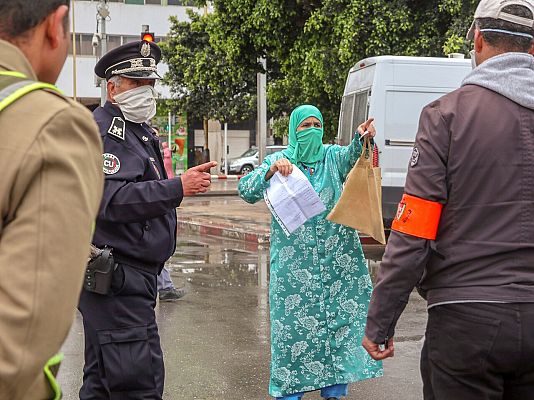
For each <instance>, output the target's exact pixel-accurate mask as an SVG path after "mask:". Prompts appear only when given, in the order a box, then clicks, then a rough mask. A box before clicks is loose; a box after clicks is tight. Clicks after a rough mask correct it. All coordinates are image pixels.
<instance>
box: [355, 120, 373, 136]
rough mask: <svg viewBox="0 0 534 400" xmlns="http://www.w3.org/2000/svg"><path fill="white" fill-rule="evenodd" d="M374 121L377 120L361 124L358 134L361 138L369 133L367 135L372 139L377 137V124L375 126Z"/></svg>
mask: <svg viewBox="0 0 534 400" xmlns="http://www.w3.org/2000/svg"><path fill="white" fill-rule="evenodd" d="M374 120H375V119H374V118H369V119H368V120H367V121H365V122H364V123H363V124H361V125H360V126H359V127H358V133H359V134H360V136H363V135H364V134H365V132H367V134H368V135H369V136H370V137H372V138H374V137H375V135H376V129H375V124H373V121H374Z"/></svg>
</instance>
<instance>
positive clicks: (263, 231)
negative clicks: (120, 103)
mask: <svg viewBox="0 0 534 400" xmlns="http://www.w3.org/2000/svg"><path fill="white" fill-rule="evenodd" d="M237 184H238V181H237V180H214V181H213V182H212V184H211V188H210V191H209V192H207V193H205V194H202V195H198V196H195V197H187V198H185V199H184V200H183V202H182V205H181V206H180V208H179V209H178V210H177V215H178V230H179V231H180V232H183V233H185V234H196V233H200V234H201V235H212V236H219V237H225V238H230V239H238V240H244V241H247V242H253V243H259V244H269V231H270V225H271V213H270V212H269V209H268V208H267V206H266V205H265V202H264V201H259V202H257V203H256V204H248V203H246V202H245V201H244V200H242V199H241V198H240V197H239V195H238V193H237ZM360 240H361V242H362V245H365V246H366V250H367V252H369V253H370V254H369V258H370V259H377V260H379V259H381V258H382V252H383V248H384V246H383V245H381V244H379V243H377V242H375V241H374V240H373V239H372V238H369V237H367V236H365V235H360ZM375 253H376V254H375Z"/></svg>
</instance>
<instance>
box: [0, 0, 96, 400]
mask: <svg viewBox="0 0 534 400" xmlns="http://www.w3.org/2000/svg"><path fill="white" fill-rule="evenodd" d="M69 6H70V1H69V0H40V1H27V0H0V10H1V12H0V171H2V177H1V178H0V400H13V399H17V400H30V399H55V398H59V396H60V393H59V392H60V391H59V386H58V385H57V382H55V380H54V375H55V372H57V369H58V365H57V364H58V362H59V360H60V357H57V356H55V354H56V353H57V352H58V351H59V349H60V347H61V344H62V343H63V341H64V340H65V338H66V336H67V334H68V332H69V328H70V326H71V324H72V320H73V317H74V313H75V310H76V304H77V303H78V298H79V295H80V289H81V284H82V279H83V275H84V271H85V265H86V262H87V255H88V253H89V244H90V242H91V235H92V229H93V228H92V227H93V223H94V219H95V217H96V213H97V211H98V206H99V204H100V199H101V195H102V187H103V181H104V178H103V174H102V166H101V163H102V161H101V152H102V145H101V141H100V136H99V134H98V129H97V126H96V124H95V122H94V119H93V117H92V115H91V113H90V112H89V111H88V110H87V109H86V108H85V107H83V106H82V105H81V104H78V103H76V102H74V101H72V100H71V99H69V98H67V97H65V96H64V95H62V94H61V93H60V92H59V90H58V89H57V88H55V87H54V86H53V84H54V83H55V82H56V79H57V78H58V76H59V73H60V71H61V69H62V67H63V63H64V62H65V58H66V57H67V53H68V48H69V38H70V34H69V31H70V30H69Z"/></svg>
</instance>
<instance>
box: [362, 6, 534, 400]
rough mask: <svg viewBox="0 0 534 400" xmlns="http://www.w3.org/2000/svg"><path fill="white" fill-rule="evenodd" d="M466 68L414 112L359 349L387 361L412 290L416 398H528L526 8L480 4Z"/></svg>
mask: <svg viewBox="0 0 534 400" xmlns="http://www.w3.org/2000/svg"><path fill="white" fill-rule="evenodd" d="M468 38H469V39H472V40H474V48H475V50H474V55H473V59H474V61H476V65H478V67H476V68H475V69H474V70H473V72H472V73H471V74H470V75H468V76H467V77H466V79H465V80H464V82H463V84H462V87H461V88H460V89H458V90H456V91H454V92H452V93H450V94H448V95H446V96H444V97H442V98H440V99H438V100H437V101H435V102H433V103H431V104H429V105H428V106H427V107H426V108H425V109H424V110H423V112H422V114H421V119H420V124H419V131H418V133H417V137H416V141H415V147H414V151H413V154H412V158H411V160H410V167H409V171H408V176H407V180H406V187H405V194H404V197H403V199H402V201H401V203H400V204H399V209H398V212H397V216H396V218H395V220H394V223H393V226H392V233H391V236H390V238H389V242H388V245H387V248H386V252H385V254H384V258H383V261H382V264H381V266H380V270H379V273H378V282H377V285H376V288H375V291H374V293H373V296H372V299H371V304H370V307H369V314H368V319H367V326H366V337H365V338H364V340H363V346H364V347H365V348H366V350H367V351H368V352H369V354H371V356H372V357H373V358H375V359H377V360H380V359H384V358H387V357H391V356H393V353H394V347H393V336H394V331H395V325H396V323H397V320H398V318H399V316H400V315H401V313H402V311H403V310H404V307H405V306H406V303H407V301H408V297H409V294H410V292H411V291H412V289H413V288H414V287H415V286H417V288H418V289H419V291H420V293H421V294H422V295H423V296H424V297H425V298H426V299H427V301H428V314H429V318H428V325H427V330H426V335H425V336H426V337H425V345H424V347H423V350H422V355H421V373H422V378H423V383H424V397H425V399H427V400H429V399H437V400H442V399H443V400H450V399H473V400H474V399H481V400H482V399H488V400H493V399H495V400H497V399H498V400H502V399H510V400H511V399H514V400H521V399H525V400H526V399H532V398H533V393H534V363H532V360H533V359H534V341H532V337H533V336H534V268H533V266H534V57H532V54H534V46H533V43H534V0H504V1H503V0H483V1H481V2H480V4H479V6H478V8H477V11H476V13H475V21H474V22H473V25H472V27H471V29H470V30H469V33H468Z"/></svg>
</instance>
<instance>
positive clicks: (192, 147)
mask: <svg viewBox="0 0 534 400" xmlns="http://www.w3.org/2000/svg"><path fill="white" fill-rule="evenodd" d="M103 4H104V6H105V9H106V10H107V12H108V13H109V16H108V17H107V18H106V21H105V33H106V36H107V51H109V50H112V49H114V48H116V47H118V46H121V45H123V44H125V43H129V42H133V41H137V40H141V37H142V32H143V26H144V25H148V26H149V31H150V32H153V33H154V36H155V41H156V43H157V42H159V41H162V40H164V39H165V37H166V36H167V34H168V32H169V30H170V22H169V18H170V17H171V16H174V17H176V18H177V19H178V20H179V21H187V20H188V19H189V18H188V15H187V10H188V9H193V10H194V11H195V12H209V11H210V10H209V9H207V8H206V9H199V8H195V7H194V6H193V5H192V2H191V1H190V0H107V1H103V0H102V1H100V0H71V6H72V7H73V9H74V18H73V20H72V18H71V28H73V29H74V30H75V35H74V40H73V43H72V45H71V48H70V49H69V55H68V57H67V60H66V62H65V65H64V67H63V70H62V71H61V74H60V76H59V79H58V81H57V86H58V87H59V88H60V89H61V90H62V91H63V92H64V93H65V94H66V95H67V96H71V97H76V99H77V100H78V101H80V102H81V103H82V104H84V105H86V106H87V107H89V108H90V109H94V108H95V107H97V106H98V105H99V104H100V99H101V89H100V86H99V82H98V81H97V78H96V76H95V74H94V71H93V70H94V66H95V64H96V62H97V60H98V59H99V57H100V56H101V53H102V44H101V41H99V40H98V38H99V37H101V36H102V24H101V23H100V22H99V14H98V11H97V10H98V7H99V6H100V7H101V6H102V5H103ZM71 34H72V32H71ZM74 48H75V49H76V52H75V53H76V62H75V63H74V57H73V53H74ZM167 70H168V68H167V66H166V65H165V63H160V64H159V65H158V71H159V73H160V75H161V76H163V75H164V74H165V73H166V72H167ZM156 91H157V92H158V93H159V94H160V98H163V99H166V98H170V96H171V94H170V92H169V89H168V88H167V87H166V86H164V85H161V84H160V83H157V84H156ZM198 124H199V122H195V121H188V128H187V129H186V130H187V131H188V132H187V136H188V141H187V143H188V154H189V157H188V158H189V162H188V164H189V166H192V165H193V164H194V161H193V159H194V154H195V151H197V152H198V150H199V149H202V147H204V146H205V141H204V133H203V130H202V128H201V127H199V126H198ZM160 125H161V126H160V128H162V129H161V131H162V132H161V133H163V134H168V131H167V132H166V128H167V127H166V125H165V124H160ZM249 126H251V124H250V123H249V124H248V125H247V124H239V125H232V126H230V129H229V131H228V147H227V149H226V151H227V156H228V157H230V158H232V157H237V156H239V155H241V154H242V153H243V152H244V151H245V150H247V149H248V148H249V147H250V145H251V144H254V140H251V137H254V135H255V128H252V129H250V128H249ZM252 126H254V124H252ZM174 128H176V129H178V126H174V127H173V132H174V131H175V130H176V129H174ZM208 138H209V146H208V147H209V149H210V154H211V159H212V160H216V161H220V160H221V159H222V158H224V149H223V147H224V146H223V143H224V139H223V130H222V127H221V124H219V123H218V122H215V121H212V122H210V124H209V135H208Z"/></svg>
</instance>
